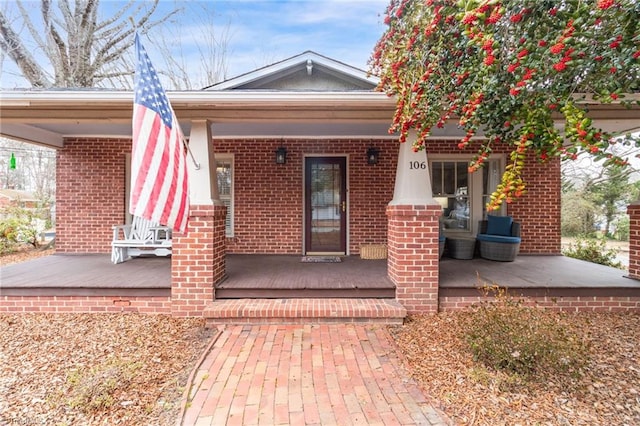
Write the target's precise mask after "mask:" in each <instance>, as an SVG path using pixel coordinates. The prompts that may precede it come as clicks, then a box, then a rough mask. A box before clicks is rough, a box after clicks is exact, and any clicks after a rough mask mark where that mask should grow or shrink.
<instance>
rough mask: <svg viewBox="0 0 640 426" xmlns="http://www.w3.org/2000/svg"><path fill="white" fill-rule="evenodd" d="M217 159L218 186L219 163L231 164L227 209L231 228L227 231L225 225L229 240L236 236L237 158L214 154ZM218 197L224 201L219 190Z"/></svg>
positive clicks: (231, 155)
mask: <svg viewBox="0 0 640 426" xmlns="http://www.w3.org/2000/svg"><path fill="white" fill-rule="evenodd" d="M214 155H215V158H216V185H217V184H218V177H217V173H218V166H217V162H218V161H220V162H225V163H226V162H229V163H230V164H231V194H230V195H229V207H228V208H227V217H229V228H230V229H227V227H226V224H225V236H226V237H227V238H233V236H234V235H235V211H236V209H235V199H236V196H235V194H236V188H235V185H236V171H235V162H234V160H235V158H234V155H233V154H214ZM218 196H219V197H220V201H223V196H222V195H220V190H219V188H218Z"/></svg>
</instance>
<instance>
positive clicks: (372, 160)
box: [367, 147, 380, 164]
mask: <svg viewBox="0 0 640 426" xmlns="http://www.w3.org/2000/svg"><path fill="white" fill-rule="evenodd" d="M379 155H380V151H379V150H377V149H375V148H374V147H371V148H369V149H367V163H368V164H378V156H379Z"/></svg>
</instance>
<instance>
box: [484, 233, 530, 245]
mask: <svg viewBox="0 0 640 426" xmlns="http://www.w3.org/2000/svg"><path fill="white" fill-rule="evenodd" d="M476 239H477V240H478V241H487V242H490V243H506V244H517V243H519V242H520V237H505V236H504V235H489V234H478V236H477V238H476Z"/></svg>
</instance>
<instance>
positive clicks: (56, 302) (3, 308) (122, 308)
mask: <svg viewBox="0 0 640 426" xmlns="http://www.w3.org/2000/svg"><path fill="white" fill-rule="evenodd" d="M0 312H58V313H62V312H77V313H98V312H109V313H119V312H138V313H141V314H170V313H171V299H170V298H169V297H151V296H150V297H141V296H134V297H112V296H3V297H0Z"/></svg>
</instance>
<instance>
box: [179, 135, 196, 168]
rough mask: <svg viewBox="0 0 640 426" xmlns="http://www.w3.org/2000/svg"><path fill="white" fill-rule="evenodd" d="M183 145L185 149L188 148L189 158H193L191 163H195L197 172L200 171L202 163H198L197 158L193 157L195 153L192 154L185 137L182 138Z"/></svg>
mask: <svg viewBox="0 0 640 426" xmlns="http://www.w3.org/2000/svg"><path fill="white" fill-rule="evenodd" d="M182 144H183V145H184V147H185V148H187V152H188V153H189V156H190V157H191V161H193V165H194V166H195V168H196V170H200V163H198V162H197V161H196V157H195V156H194V155H193V152H191V148H189V144H188V143H187V141H186V140H185V139H184V136H183V137H182Z"/></svg>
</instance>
